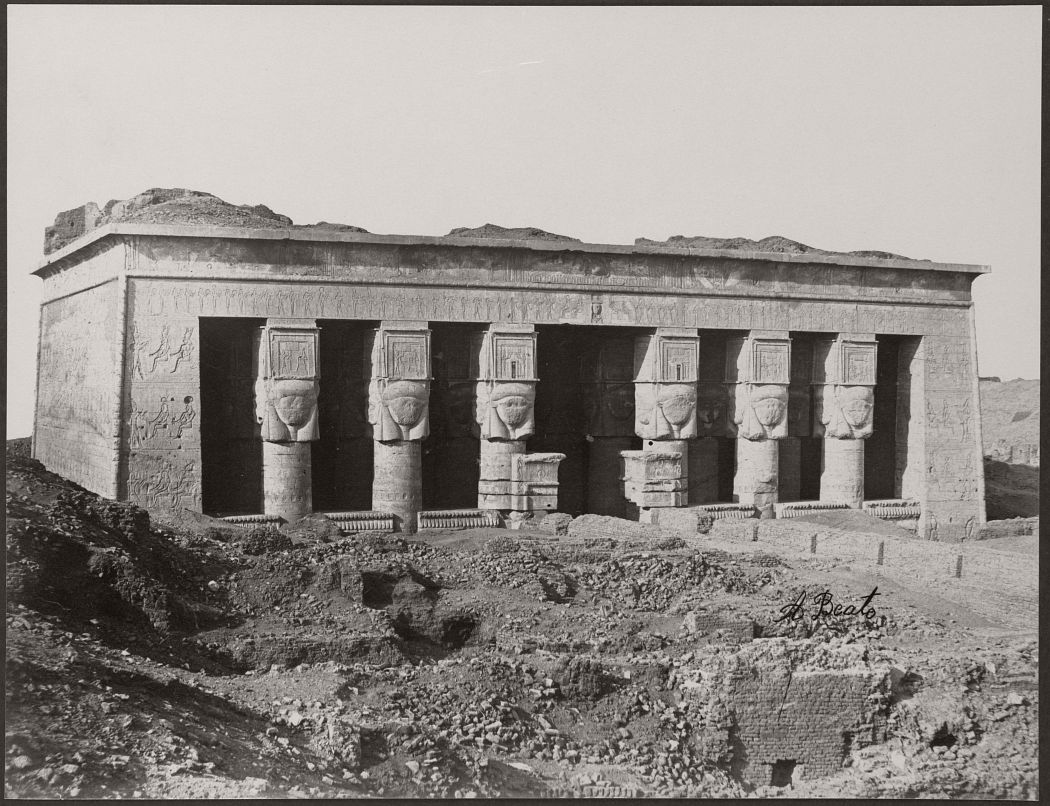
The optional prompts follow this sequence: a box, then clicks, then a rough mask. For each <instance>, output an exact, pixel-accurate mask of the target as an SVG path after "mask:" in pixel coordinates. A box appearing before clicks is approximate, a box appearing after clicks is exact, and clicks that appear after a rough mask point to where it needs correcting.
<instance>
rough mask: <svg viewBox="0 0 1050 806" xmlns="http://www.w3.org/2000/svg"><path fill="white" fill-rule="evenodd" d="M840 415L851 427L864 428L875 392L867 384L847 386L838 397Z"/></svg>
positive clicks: (868, 420) (869, 415)
mask: <svg viewBox="0 0 1050 806" xmlns="http://www.w3.org/2000/svg"><path fill="white" fill-rule="evenodd" d="M840 401H841V406H842V416H843V417H845V418H846V422H847V423H849V424H850V427H851V428H857V429H863V428H866V427H867V425H868V423H869V422H870V418H871V410H872V407H873V406H874V404H875V394H874V392H873V391H872V389H871V387H868V386H847V387H846V388H845V389H843V390H842V394H841V397H840Z"/></svg>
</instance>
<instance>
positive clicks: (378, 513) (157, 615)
mask: <svg viewBox="0 0 1050 806" xmlns="http://www.w3.org/2000/svg"><path fill="white" fill-rule="evenodd" d="M44 251H45V258H44V261H43V263H42V264H41V265H40V267H39V268H37V269H36V271H35V274H37V275H38V276H39V277H40V278H41V279H42V281H43V289H44V292H43V298H44V301H43V304H42V306H41V312H40V342H39V355H38V375H37V395H36V412H35V426H34V433H33V438H32V444H31V447H30V448H29V449H28V450H23V449H22V448H21V447H19V446H14V447H12V446H9V449H8V524H9V528H8V536H7V552H8V554H7V557H8V560H7V561H8V586H9V603H8V619H7V628H8V646H9V654H8V686H7V697H8V718H7V747H6V749H7V757H6V762H7V773H8V774H7V784H6V786H7V793H8V794H9V795H16V796H32V797H37V796H50V797H109V796H130V797H253V796H271V797H274V796H276V797H289V796H299V797H362V796H381V797H382V796H386V797H401V796H441V797H479V796H481V797H501V796H540V797H557V796H563V797H565V796H572V797H585V796H587V797H590V796H593V797H617V796H646V795H663V796H668V795H670V796H688V797H738V796H744V795H747V794H751V795H760V796H769V797H772V796H784V795H788V796H794V797H799V796H802V797H806V796H809V797H831V796H842V797H916V796H929V795H943V796H964V797H973V796H980V797H993V798H1033V799H1034V798H1036V797H1037V766H1036V750H1037V742H1036V733H1037V731H1036V724H1037V719H1036V713H1037V710H1036V709H1037V707H1038V691H1037V669H1036V661H1037V658H1036V639H1037V632H1036V623H1037V595H1036V588H1037V568H1036V563H1035V562H1034V556H1033V555H1034V551H1035V544H1036V542H1037V539H1038V520H1037V519H1034V518H1028V519H1015V520H997V521H994V522H991V521H988V520H987V517H986V515H987V512H986V491H985V470H984V468H985V464H984V463H985V458H984V457H985V454H986V453H990V454H991V456H992V457H993V458H994V459H998V460H1002V461H998V462H996V463H995V464H997V465H1001V466H1004V467H1006V466H1011V467H1012V464H1011V463H1012V462H1013V461H1014V460H1016V461H1017V462H1024V463H1025V464H1026V465H1030V464H1033V463H1034V464H1037V463H1038V458H1037V450H1036V453H1035V454H1032V452H1031V451H1028V450H1027V449H1016V455H1015V452H1014V450H1015V449H1013V448H1011V447H1010V446H1011V445H1012V444H1013V443H1009V442H1002V444H1001V445H1000V444H999V442H997V443H996V445H997V447H996V448H994V449H992V450H991V451H989V450H988V449H987V447H986V446H987V444H988V441H989V440H988V439H986V438H985V437H984V435H983V434H982V409H981V396H980V394H981V393H980V390H981V388H983V387H980V386H979V379H978V377H977V372H976V345H975V337H974V319H973V304H972V300H971V295H970V287H971V283H972V282H973V281H974V279H975V278H976V277H978V276H979V275H981V274H982V273H985V272H987V271H988V269H987V267H983V266H973V265H965V264H945V263H933V262H930V261H925V260H913V259H909V258H904V257H901V256H899V255H893V254H890V253H885V252H853V253H848V254H847V253H835V252H828V251H824V250H820V249H815V248H812V247H808V246H806V245H804V244H800V243H797V242H795V241H790V240H788V239H786V238H781V237H773V238H766V239H763V240H761V241H749V240H747V239H715V238H701V237H695V238H684V237H675V238H671V239H669V240H667V241H653V240H648V239H645V238H639V239H638V240H637V241H636V242H635V244H634V245H629V246H628V245H597V244H589V243H582V242H580V241H578V240H576V239H574V238H570V237H566V236H561V235H554V234H551V233H548V232H544V231H542V230H538V229H532V228H519V229H506V228H502V227H497V226H494V225H490V224H487V225H485V226H483V227H479V228H474V229H467V228H457V229H454V230H452V231H451V232H450V233H449V234H448V235H446V236H441V237H432V236H399V235H397V236H395V235H375V234H372V233H369V232H367V231H365V230H364V229H361V228H360V227H354V226H350V225H343V224H329V223H326V222H321V223H319V224H315V225H307V226H303V225H295V224H293V223H292V221H291V220H290V219H289V218H288V217H286V216H283V215H280V214H277V213H274V212H273V211H272V210H270V209H269V208H267V207H264V206H261V205H258V206H234V205H231V204H228V203H226V202H224V201H222V200H220V199H218V198H216V197H215V196H212V195H210V194H207V193H201V192H198V191H187V190H181V189H167V190H165V189H154V190H150V191H147V192H145V193H143V194H140V195H139V196H136V197H134V198H132V199H128V200H126V201H111V202H109V203H108V204H106V205H105V206H104V207H102V208H99V207H98V206H97V205H96V204H93V203H89V204H87V205H84V206H83V207H80V208H77V209H75V210H71V211H68V212H64V213H61V214H59V215H58V217H57V218H56V221H55V224H54V226H52V227H49V228H48V229H47V232H46V234H45V250H44ZM982 383H983V379H982ZM1031 414H1032V409H1031V408H1029V409H1027V410H1025V411H1024V412H1023V416H1019V413H1011V412H1007V413H1005V414H1003V416H1002V417H1001V419H1002V421H1003V422H1004V423H1005V422H1008V423H1019V422H1021V421H1023V420H1025V419H1028V418H1029V417H1030V416H1031ZM1011 415H1012V417H1013V419H1010V417H1011ZM1035 419H1036V420H1038V411H1037V407H1036V413H1035ZM1015 427H1019V426H1015ZM997 439H998V437H997ZM1000 441H1001V440H1000ZM1037 442H1038V438H1037V437H1035V439H1034V440H1032V441H1031V443H1027V444H1035V443H1037ZM1008 451H1009V453H1008ZM1026 451H1027V452H1026ZM1022 453H1023V454H1024V455H1023V458H1018V457H1021V454H1022ZM1033 456H1034V457H1035V458H1034V462H1033ZM1024 470H1025V471H1032V472H1034V473H1036V474H1037V473H1038V471H1037V469H1035V468H1030V467H1027V466H1026V467H1025V468H1024ZM997 478H998V477H997ZM996 490H998V487H996ZM989 500H991V496H989ZM995 506H996V507H998V508H997V509H996V510H995V515H996V517H999V518H1012V517H1013V516H1014V515H1017V514H1025V515H1030V514H1034V513H1031V512H1028V511H1025V512H1019V511H1016V508H1015V509H1013V510H1012V509H1011V507H1010V506H1008V505H1003V506H1000V503H999V499H998V498H996V504H995ZM991 508H992V504H991V503H990V504H989V509H991Z"/></svg>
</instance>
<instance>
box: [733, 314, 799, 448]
mask: <svg viewBox="0 0 1050 806" xmlns="http://www.w3.org/2000/svg"><path fill="white" fill-rule="evenodd" d="M725 382H726V387H727V389H728V391H729V394H730V395H731V396H732V397H733V403H734V405H733V424H734V425H735V427H736V436H738V437H741V438H743V439H747V440H752V441H756V440H764V439H781V438H783V437H786V436H787V409H788V384H790V382H791V339H790V338H789V337H788V333H787V331H786V330H785V331H780V330H753V331H751V332H750V333H748V334H747V335H746V336H739V337H735V338H730V339H727V340H726V376H725Z"/></svg>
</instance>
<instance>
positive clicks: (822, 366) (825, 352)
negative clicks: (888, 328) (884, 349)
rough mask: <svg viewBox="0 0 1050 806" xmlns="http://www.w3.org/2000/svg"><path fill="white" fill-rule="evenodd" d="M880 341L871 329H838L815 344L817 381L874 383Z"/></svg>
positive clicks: (813, 379)
mask: <svg viewBox="0 0 1050 806" xmlns="http://www.w3.org/2000/svg"><path fill="white" fill-rule="evenodd" d="M877 346H878V342H876V340H875V335H874V334H872V333H839V334H838V335H837V336H835V338H832V339H818V340H817V341H815V342H814V344H813V378H812V382H813V383H814V384H840V385H849V386H874V385H875V370H876V359H877V352H878V351H877Z"/></svg>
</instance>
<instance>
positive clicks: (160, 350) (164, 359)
mask: <svg viewBox="0 0 1050 806" xmlns="http://www.w3.org/2000/svg"><path fill="white" fill-rule="evenodd" d="M129 340H130V342H131V345H132V349H133V350H134V363H133V365H132V372H133V373H134V374H135V375H136V376H138V377H139V378H145V377H146V376H147V375H152V374H153V373H154V372H156V371H157V369H158V368H166V369H167V371H168V372H169V373H172V372H176V371H177V370H178V368H179V365H180V364H181V363H182V362H183V361H189V360H191V359H192V358H193V343H194V341H195V340H196V332H195V328H194V327H193V326H192V325H191V326H189V327H186V328H185V329H184V330H183V333H182V341H181V342H180V343H179V346H178V347H177V348H173V347H172V342H171V328H170V326H169V325H164V326H163V327H162V328H161V330H160V333H159V334H158V336H157V339H156V346H153V344H154V343H153V341H152V340H150V339H148V338H144V337H142V334H141V331H140V330H137V329H132V330H131V331H130V338H129ZM151 347H152V349H150V348H151Z"/></svg>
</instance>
